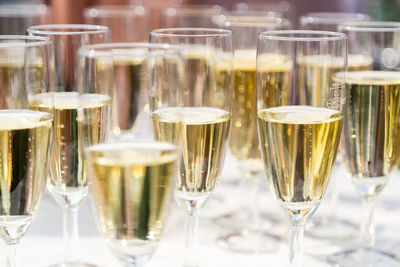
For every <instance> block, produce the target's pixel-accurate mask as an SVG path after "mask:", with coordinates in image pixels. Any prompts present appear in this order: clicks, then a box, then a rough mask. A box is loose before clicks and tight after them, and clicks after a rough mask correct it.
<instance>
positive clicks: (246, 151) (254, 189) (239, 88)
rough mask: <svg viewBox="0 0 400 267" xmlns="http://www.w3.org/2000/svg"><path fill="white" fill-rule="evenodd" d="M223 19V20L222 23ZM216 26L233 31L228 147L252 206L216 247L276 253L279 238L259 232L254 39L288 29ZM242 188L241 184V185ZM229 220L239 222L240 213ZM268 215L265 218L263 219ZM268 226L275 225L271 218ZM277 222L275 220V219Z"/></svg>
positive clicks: (264, 24)
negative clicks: (248, 192) (263, 33)
mask: <svg viewBox="0 0 400 267" xmlns="http://www.w3.org/2000/svg"><path fill="white" fill-rule="evenodd" d="M221 19H222V20H221ZM219 26H221V27H224V28H227V29H229V30H231V31H232V34H233V42H234V46H235V58H234V97H233V104H232V126H231V133H230V138H229V147H230V151H231V154H232V157H233V159H234V161H235V163H236V165H237V166H238V168H239V171H240V173H241V176H242V177H243V178H244V179H242V180H243V182H246V183H247V184H250V186H251V189H250V190H251V191H250V192H251V193H250V195H251V202H250V206H248V207H246V211H248V212H246V213H245V214H244V216H243V217H244V218H243V219H242V220H243V224H242V225H241V226H240V227H241V228H240V231H239V232H237V231H236V232H234V233H229V234H228V235H225V236H223V237H221V238H219V242H218V243H219V244H220V245H222V246H223V247H225V248H227V249H231V250H235V251H242V252H254V251H258V252H260V251H264V252H265V251H272V250H277V249H279V247H280V246H279V243H280V242H279V241H280V238H279V237H278V236H275V235H270V234H267V233H263V232H261V231H262V230H263V228H262V225H261V224H260V211H259V205H258V202H259V192H260V191H259V186H258V184H259V182H260V179H261V177H262V176H263V175H264V174H263V172H264V169H263V167H262V166H263V165H262V159H261V150H260V143H259V140H258V131H257V97H256V52H257V51H256V49H257V35H258V33H260V32H263V31H267V30H284V29H290V27H291V24H290V22H289V21H288V20H286V19H281V18H269V17H266V16H250V15H240V16H237V15H231V14H229V13H224V14H223V15H221V18H220V21H219ZM240 186H243V183H242V184H241V185H240ZM237 216H238V217H239V218H238V217H234V215H232V216H229V217H228V218H230V219H231V220H232V218H233V219H235V218H236V219H237V220H240V213H239V214H238V215H237ZM268 217H270V218H271V215H264V216H263V218H266V220H267V218H268ZM249 221H250V222H249ZM270 221H271V222H273V221H274V218H273V217H272V218H271V220H270ZM275 221H276V219H275Z"/></svg>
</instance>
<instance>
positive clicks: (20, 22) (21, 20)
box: [0, 3, 51, 35]
mask: <svg viewBox="0 0 400 267" xmlns="http://www.w3.org/2000/svg"><path fill="white" fill-rule="evenodd" d="M50 21H51V8H50V7H48V6H46V5H44V4H27V3H25V4H23V3H16V4H10V3H8V4H0V34H2V35H7V34H20V35H25V32H26V28H28V27H29V26H32V25H38V24H48V23H50Z"/></svg>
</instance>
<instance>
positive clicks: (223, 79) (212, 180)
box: [150, 28, 233, 266]
mask: <svg viewBox="0 0 400 267" xmlns="http://www.w3.org/2000/svg"><path fill="white" fill-rule="evenodd" d="M150 41H151V42H152V43H169V44H174V45H177V46H179V48H180V50H181V53H182V56H183V62H184V64H183V65H184V72H183V77H184V79H183V80H182V86H180V87H177V88H175V89H174V90H175V91H172V92H171V93H168V94H166V93H163V92H162V91H155V92H152V93H151V97H152V99H153V100H152V101H151V103H152V105H151V107H150V109H151V117H152V122H153V129H154V135H155V138H156V139H157V140H161V141H168V142H171V143H174V144H177V145H180V157H179V158H180V160H179V170H180V171H179V175H178V179H177V187H176V192H175V200H176V201H177V203H178V205H179V206H180V207H182V208H183V209H184V210H185V211H186V212H187V219H186V224H185V235H186V237H185V238H186V243H185V247H186V251H185V253H184V255H185V259H184V266H199V255H198V251H199V249H198V248H199V245H198V238H197V234H198V231H197V226H198V214H199V210H200V209H201V207H202V206H203V204H204V203H205V201H206V200H207V199H209V197H210V195H211V194H212V192H213V191H214V188H215V186H216V185H217V184H218V181H219V177H220V174H221V170H222V168H223V163H224V158H225V153H226V150H227V145H228V136H229V130H230V121H231V115H232V111H231V109H232V97H233V88H232V86H233V42H232V32H231V31H229V30H223V29H206V28H177V29H160V30H154V31H152V32H151V33H150Z"/></svg>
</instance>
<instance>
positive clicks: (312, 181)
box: [258, 106, 343, 204]
mask: <svg viewBox="0 0 400 267" xmlns="http://www.w3.org/2000/svg"><path fill="white" fill-rule="evenodd" d="M342 120H343V115H342V114H341V113H340V112H339V111H336V110H332V109H327V108H318V107H310V106H281V107H275V108H268V109H264V110H260V111H259V112H258V123H259V129H260V130H259V131H260V140H261V150H262V153H263V159H264V165H265V169H266V173H267V179H268V182H269V186H270V188H271V191H272V192H273V193H274V195H275V197H276V199H278V200H280V201H281V202H283V203H289V204H290V203H307V202H318V201H320V200H321V198H322V196H323V195H324V192H325V190H326V186H327V184H328V178H329V173H330V170H331V167H332V165H333V163H334V161H335V158H336V153H337V148H338V145H339V140H340V133H341V130H342Z"/></svg>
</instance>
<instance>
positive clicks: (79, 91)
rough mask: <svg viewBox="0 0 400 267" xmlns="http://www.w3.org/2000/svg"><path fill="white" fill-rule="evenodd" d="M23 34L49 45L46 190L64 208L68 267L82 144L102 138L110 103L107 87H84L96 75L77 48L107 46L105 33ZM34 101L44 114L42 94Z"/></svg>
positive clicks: (80, 188) (74, 239)
mask: <svg viewBox="0 0 400 267" xmlns="http://www.w3.org/2000/svg"><path fill="white" fill-rule="evenodd" d="M27 32H28V34H29V35H35V36H45V37H48V38H50V39H51V41H52V49H53V51H52V61H51V64H52V66H54V71H55V76H54V77H55V94H54V110H52V111H53V113H54V126H53V130H54V134H53V143H52V153H51V161H50V179H49V183H48V186H47V188H48V189H49V191H50V192H51V193H52V195H53V197H54V199H55V200H56V201H57V202H58V203H59V204H60V205H61V206H62V207H63V209H64V227H63V229H64V242H65V260H64V262H63V263H62V264H64V265H68V264H71V265H74V264H78V262H79V256H78V250H77V249H78V242H79V234H78V223H77V217H76V216H77V215H78V212H77V211H78V208H79V206H80V205H81V204H82V202H83V201H84V200H85V199H86V196H87V192H88V188H87V173H86V172H87V171H86V161H85V159H84V154H83V149H84V147H85V145H87V144H88V143H91V144H93V143H98V142H102V141H104V140H105V138H106V134H107V130H108V128H107V123H108V121H109V118H108V116H109V113H110V112H109V111H108V110H109V109H111V99H112V87H108V88H105V89H104V88H101V87H95V86H93V87H92V86H89V85H91V83H95V82H96V80H95V79H94V78H96V77H93V76H92V72H90V71H89V70H85V69H84V67H85V66H86V62H84V61H83V62H82V61H81V60H80V59H79V56H78V49H79V48H80V47H81V46H83V45H88V44H96V43H106V42H109V41H110V31H109V29H108V28H107V27H105V26H96V25H77V24H72V25H63V24H55V25H40V26H32V27H29V28H28V29H27ZM85 71H88V72H87V73H86V72H85ZM84 74H86V76H85V77H87V78H91V79H93V80H88V81H86V82H87V84H80V83H79V75H84ZM100 90H103V91H100ZM37 101H38V103H37V106H38V108H39V109H40V110H48V105H47V101H48V96H46V95H43V96H41V98H38V99H37ZM79 264H81V265H82V266H85V264H84V263H79Z"/></svg>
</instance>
